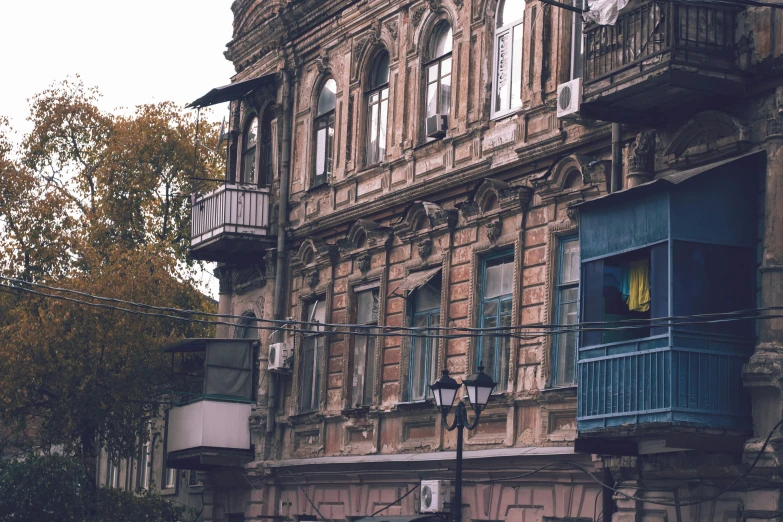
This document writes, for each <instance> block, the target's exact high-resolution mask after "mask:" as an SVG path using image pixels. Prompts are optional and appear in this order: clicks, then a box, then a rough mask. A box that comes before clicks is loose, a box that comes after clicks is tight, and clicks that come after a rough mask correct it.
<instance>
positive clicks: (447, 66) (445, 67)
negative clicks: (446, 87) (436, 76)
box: [440, 58, 451, 77]
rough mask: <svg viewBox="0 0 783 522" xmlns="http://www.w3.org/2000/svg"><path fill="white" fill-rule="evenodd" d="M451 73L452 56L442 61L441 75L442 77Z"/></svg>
mask: <svg viewBox="0 0 783 522" xmlns="http://www.w3.org/2000/svg"><path fill="white" fill-rule="evenodd" d="M447 74H451V58H444V59H443V60H441V62H440V75H441V77H443V76H446V75H447Z"/></svg>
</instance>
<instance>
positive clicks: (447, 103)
mask: <svg viewBox="0 0 783 522" xmlns="http://www.w3.org/2000/svg"><path fill="white" fill-rule="evenodd" d="M439 107H440V113H441V114H448V113H449V112H450V108H451V75H449V76H444V77H443V78H441V80H440V100H439Z"/></svg>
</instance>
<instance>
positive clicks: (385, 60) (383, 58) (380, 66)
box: [369, 51, 389, 90]
mask: <svg viewBox="0 0 783 522" xmlns="http://www.w3.org/2000/svg"><path fill="white" fill-rule="evenodd" d="M387 83H389V53H387V52H386V51H383V52H381V53H380V54H378V56H376V57H375V62H374V63H373V70H372V74H371V75H370V85H369V88H370V89H371V90H372V89H376V88H378V87H380V86H381V85H385V84H387Z"/></svg>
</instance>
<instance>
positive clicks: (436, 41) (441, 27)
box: [430, 22, 453, 60]
mask: <svg viewBox="0 0 783 522" xmlns="http://www.w3.org/2000/svg"><path fill="white" fill-rule="evenodd" d="M432 37H433V38H432V54H431V56H430V59H431V60H434V59H436V58H440V57H441V56H443V55H444V54H448V53H450V52H451V48H452V43H453V42H452V35H451V26H450V25H449V24H448V23H446V22H441V23H440V24H438V26H437V27H436V28H435V31H433V35H432Z"/></svg>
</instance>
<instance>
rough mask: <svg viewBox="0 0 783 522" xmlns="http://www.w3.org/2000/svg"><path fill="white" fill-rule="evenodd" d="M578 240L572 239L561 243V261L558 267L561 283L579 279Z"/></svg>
mask: <svg viewBox="0 0 783 522" xmlns="http://www.w3.org/2000/svg"><path fill="white" fill-rule="evenodd" d="M579 259H580V258H579V241H577V240H572V241H566V242H564V243H563V261H562V266H561V269H560V282H561V283H574V282H576V281H579Z"/></svg>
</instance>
